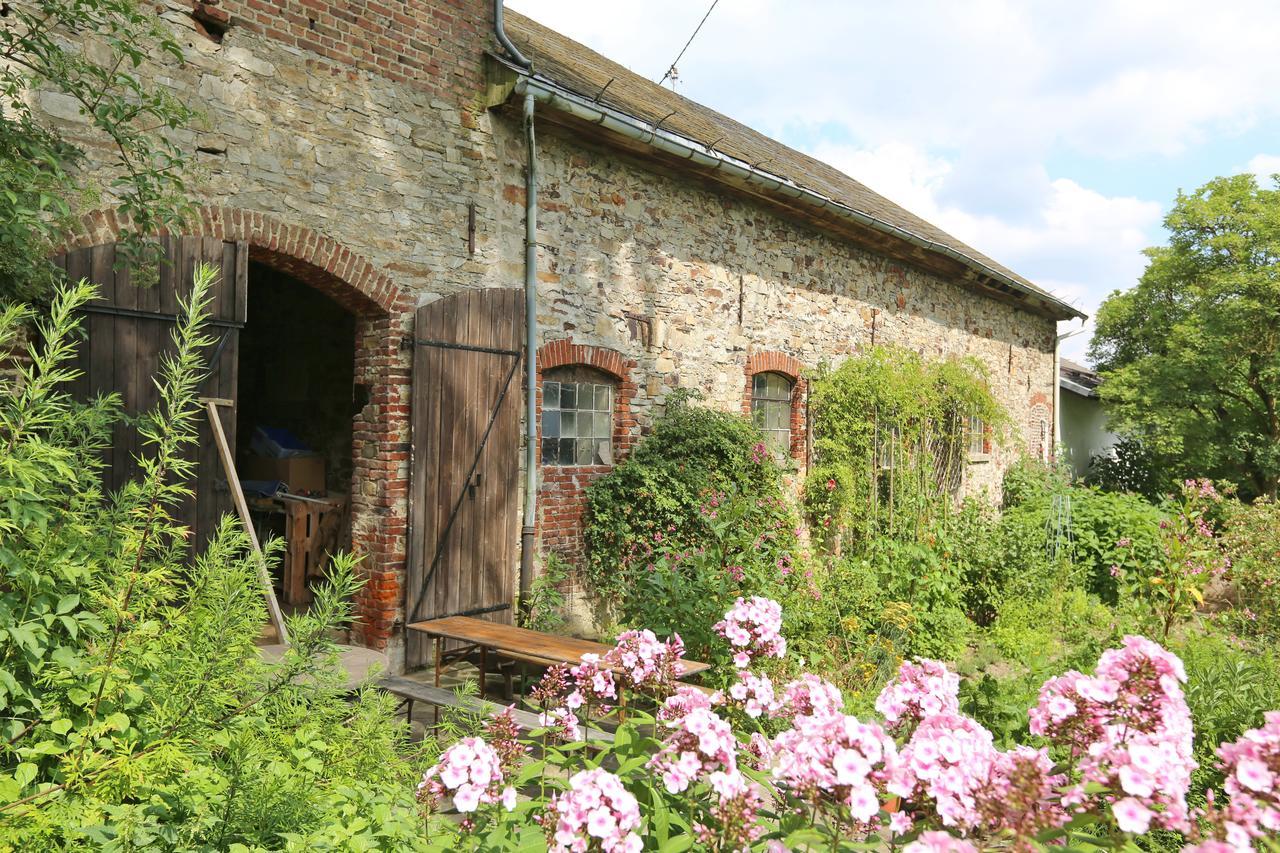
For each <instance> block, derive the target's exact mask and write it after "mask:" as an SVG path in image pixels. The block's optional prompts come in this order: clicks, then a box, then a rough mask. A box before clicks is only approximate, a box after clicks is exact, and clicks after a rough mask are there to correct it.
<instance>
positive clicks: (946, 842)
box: [902, 830, 978, 853]
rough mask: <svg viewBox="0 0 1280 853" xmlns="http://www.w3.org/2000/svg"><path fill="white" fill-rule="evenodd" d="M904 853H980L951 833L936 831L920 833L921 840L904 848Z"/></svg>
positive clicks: (918, 839)
mask: <svg viewBox="0 0 1280 853" xmlns="http://www.w3.org/2000/svg"><path fill="white" fill-rule="evenodd" d="M902 853H978V848H977V847H974V846H973V845H972V844H970V843H969V842H968V841H965V840H964V839H962V838H956V837H955V836H954V835H951V834H950V833H946V832H940V831H938V830H934V831H933V832H922V833H920V837H919V838H917V839H916V840H915V841H912V842H911V843H910V844H908V845H907V846H906V847H903V848H902Z"/></svg>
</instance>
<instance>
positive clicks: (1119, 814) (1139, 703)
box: [1030, 636, 1196, 832]
mask: <svg viewBox="0 0 1280 853" xmlns="http://www.w3.org/2000/svg"><path fill="white" fill-rule="evenodd" d="M1186 679H1187V676H1186V671H1185V669H1184V668H1183V665H1182V661H1181V660H1179V659H1178V657H1177V656H1176V655H1173V654H1170V653H1169V652H1168V651H1166V650H1165V649H1164V648H1162V647H1161V646H1160V645H1159V644H1157V643H1154V642H1152V641H1151V640H1148V639H1146V638H1145V637H1134V636H1129V637H1125V638H1124V645H1123V646H1122V647H1121V648H1119V649H1109V650H1107V651H1106V652H1103V654H1102V656H1101V658H1100V659H1099V660H1098V666H1097V668H1096V669H1095V671H1094V675H1093V676H1086V675H1082V674H1081V673H1078V672H1068V673H1066V674H1065V675H1062V676H1059V677H1057V678H1052V679H1050V680H1049V681H1047V682H1045V684H1044V686H1043V687H1042V688H1041V689H1040V701H1039V703H1038V704H1037V705H1036V707H1035V708H1033V709H1032V710H1031V713H1030V719H1031V732H1032V733H1033V734H1037V735H1040V736H1043V737H1046V738H1048V739H1049V740H1051V741H1053V742H1054V743H1056V744H1058V745H1060V746H1064V747H1066V748H1068V749H1069V751H1070V753H1071V754H1072V756H1073V757H1074V758H1075V759H1076V762H1077V764H1076V766H1077V769H1078V771H1079V781H1078V782H1077V783H1076V785H1075V787H1074V789H1073V790H1072V791H1070V792H1069V793H1068V794H1067V795H1066V796H1065V797H1064V802H1066V803H1067V804H1069V805H1071V806H1077V807H1081V808H1085V807H1088V805H1089V804H1090V803H1092V802H1095V800H1096V798H1091V796H1090V795H1088V794H1087V793H1086V791H1085V786H1086V785H1087V784H1088V783H1090V782H1092V783H1095V784H1097V785H1101V786H1103V787H1105V788H1106V789H1108V790H1109V791H1112V792H1114V793H1115V795H1116V796H1118V797H1119V798H1120V800H1119V801H1118V802H1117V803H1115V804H1114V806H1113V808H1112V814H1113V816H1114V817H1115V819H1116V821H1117V825H1119V824H1120V822H1122V821H1123V823H1124V825H1125V826H1139V825H1142V824H1143V822H1144V821H1146V822H1147V823H1149V824H1151V823H1153V824H1155V825H1156V826H1159V827H1162V828H1165V829H1173V830H1178V831H1182V830H1184V829H1185V828H1186V827H1187V826H1188V818H1189V814H1188V810H1187V803H1186V794H1187V790H1188V788H1189V787H1190V785H1191V773H1192V771H1193V770H1195V768H1196V762H1195V760H1194V758H1193V756H1192V728H1191V712H1190V710H1189V709H1188V707H1187V703H1186V699H1185V697H1184V696H1183V693H1182V684H1183V683H1185V682H1186ZM1121 803H1123V805H1121ZM1129 831H1137V830H1129ZM1141 831H1144V832H1145V831H1146V830H1145V829H1144V830H1141Z"/></svg>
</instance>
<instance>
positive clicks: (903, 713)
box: [876, 658, 960, 732]
mask: <svg viewBox="0 0 1280 853" xmlns="http://www.w3.org/2000/svg"><path fill="white" fill-rule="evenodd" d="M959 697H960V677H959V676H957V675H956V674H955V673H953V672H951V670H949V669H947V666H946V664H944V663H942V662H941V661H936V660H929V659H928V658H919V659H917V660H916V661H915V662H914V663H913V662H911V661H905V660H904V661H903V662H902V664H901V665H900V666H899V667H898V674H897V675H896V676H895V677H894V679H893V680H892V681H890V682H889V683H888V684H887V685H885V688H884V689H883V690H881V691H880V695H879V696H878V697H876V711H877V712H879V713H880V715H881V716H883V717H884V718H885V720H886V721H887V722H888V724H889V729H890V730H891V731H894V732H905V731H909V730H910V729H911V727H912V726H914V725H916V724H918V723H919V722H920V721H921V720H923V719H924V718H925V717H930V716H933V715H934V714H944V713H947V714H956V713H959V711H960V698H959Z"/></svg>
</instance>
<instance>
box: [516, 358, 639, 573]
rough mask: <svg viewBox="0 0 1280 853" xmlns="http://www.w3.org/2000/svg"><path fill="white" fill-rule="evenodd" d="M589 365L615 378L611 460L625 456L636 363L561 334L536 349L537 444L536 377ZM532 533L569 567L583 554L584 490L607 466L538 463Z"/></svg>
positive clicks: (630, 442) (632, 428) (632, 432)
mask: <svg viewBox="0 0 1280 853" xmlns="http://www.w3.org/2000/svg"><path fill="white" fill-rule="evenodd" d="M575 366H584V367H592V368H595V369H596V370H599V371H601V372H602V373H605V374H607V375H609V376H611V377H613V378H614V379H616V380H617V382H618V394H617V397H616V402H615V403H614V421H613V455H614V462H615V463H616V462H617V461H618V460H620V459H621V458H623V457H624V456H626V455H627V453H628V452H629V451H630V450H631V448H632V447H633V446H634V445H635V442H636V433H637V429H636V419H635V415H634V414H633V413H632V410H631V405H632V402H633V401H634V400H635V396H636V385H635V382H634V380H633V378H632V373H633V371H634V370H635V367H636V362H635V361H634V360H633V359H629V358H627V357H626V356H624V355H623V354H622V353H620V352H618V351H617V350H612V349H609V348H608V347H598V346H589V345H585V344H575V343H574V342H573V341H572V339H569V338H565V339H562V340H558V341H551V342H549V343H545V344H543V345H542V346H540V347H539V348H538V354H537V369H538V399H537V406H538V446H539V447H541V446H542V375H543V373H544V372H545V371H547V370H552V369H554V368H557V367H575ZM539 468H540V470H541V473H542V476H541V478H540V485H539V488H538V495H539V498H538V537H539V540H540V543H541V546H542V547H543V548H545V549H548V550H551V551H555V552H556V553H557V554H559V555H560V556H561V557H563V558H564V559H565V560H566V561H568V562H569V563H570V564H572V565H580V564H581V561H582V559H583V557H584V549H583V542H582V514H583V510H584V509H585V508H586V488H587V486H589V485H591V483H592V482H594V481H595V480H598V479H599V478H601V477H603V476H604V475H605V474H607V473H609V471H610V467H609V466H608V465H568V466H560V465H545V466H544V465H539Z"/></svg>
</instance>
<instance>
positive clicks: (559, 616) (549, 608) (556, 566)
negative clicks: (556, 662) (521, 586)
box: [520, 551, 569, 634]
mask: <svg viewBox="0 0 1280 853" xmlns="http://www.w3.org/2000/svg"><path fill="white" fill-rule="evenodd" d="M568 577H569V567H568V566H567V565H565V562H564V559H563V558H561V556H560V555H559V554H557V553H556V552H555V551H548V552H547V553H546V554H543V555H542V571H541V572H539V573H538V576H537V577H536V578H534V579H533V583H532V584H530V586H529V595H528V597H527V601H526V604H525V607H524V612H523V613H521V615H520V627H522V628H529V629H530V630H533V631H542V632H543V633H546V634H554V633H556V631H558V630H559V629H560V628H562V627H563V626H564V623H565V615H564V592H563V591H562V587H563V586H564V583H565V580H566V579H567V578H568Z"/></svg>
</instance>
